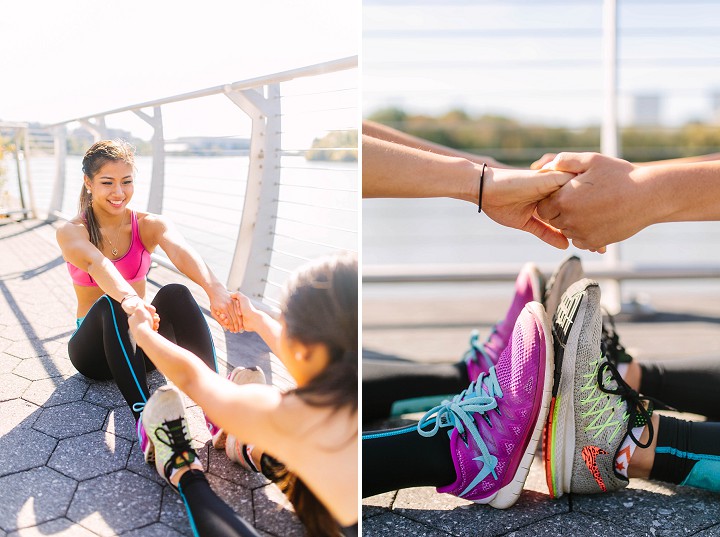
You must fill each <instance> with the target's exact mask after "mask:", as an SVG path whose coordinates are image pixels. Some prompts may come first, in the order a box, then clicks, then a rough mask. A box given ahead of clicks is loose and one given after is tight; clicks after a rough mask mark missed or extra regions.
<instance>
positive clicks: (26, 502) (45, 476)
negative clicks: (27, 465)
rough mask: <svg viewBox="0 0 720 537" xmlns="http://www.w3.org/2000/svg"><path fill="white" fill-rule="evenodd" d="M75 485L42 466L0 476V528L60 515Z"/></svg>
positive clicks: (68, 502) (17, 525)
mask: <svg viewBox="0 0 720 537" xmlns="http://www.w3.org/2000/svg"><path fill="white" fill-rule="evenodd" d="M76 486H77V483H76V482H75V481H73V480H72V479H69V478H67V477H65V476H63V475H61V474H59V473H57V472H56V471H54V470H51V469H49V468H45V467H41V468H34V469H32V470H28V471H27V472H19V473H17V474H12V475H8V476H5V477H2V478H0V490H2V491H3V500H2V502H0V527H1V528H3V530H5V531H13V530H15V529H18V528H24V527H31V526H36V525H38V524H42V523H43V522H47V521H49V520H52V519H54V518H58V517H60V516H63V515H64V514H65V511H66V509H67V507H68V505H70V501H71V499H72V496H73V493H74V492H75V487H76Z"/></svg>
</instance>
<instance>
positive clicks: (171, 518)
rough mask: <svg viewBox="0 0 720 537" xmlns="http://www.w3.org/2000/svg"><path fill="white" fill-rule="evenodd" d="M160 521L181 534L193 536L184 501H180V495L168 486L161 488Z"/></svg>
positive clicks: (188, 536)
mask: <svg viewBox="0 0 720 537" xmlns="http://www.w3.org/2000/svg"><path fill="white" fill-rule="evenodd" d="M160 522H162V523H163V524H166V525H167V526H169V527H171V528H173V529H174V530H175V531H176V532H178V533H180V534H182V535H186V536H187V537H193V531H192V528H191V527H190V521H189V520H188V516H187V509H186V508H185V503H184V502H183V501H182V498H180V495H179V494H178V493H177V492H175V491H174V490H172V489H171V488H170V487H165V489H164V490H163V498H162V507H161V509H160Z"/></svg>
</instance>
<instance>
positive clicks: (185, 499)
mask: <svg viewBox="0 0 720 537" xmlns="http://www.w3.org/2000/svg"><path fill="white" fill-rule="evenodd" d="M178 492H179V493H180V497H181V498H182V501H183V503H184V504H185V510H186V511H187V514H188V519H189V520H190V529H191V530H192V532H193V535H194V536H195V537H200V534H199V533H198V530H197V526H195V519H194V518H193V516H192V512H191V511H190V505H189V504H188V501H187V498H186V497H185V493H183V490H182V485H181V484H180V483H178Z"/></svg>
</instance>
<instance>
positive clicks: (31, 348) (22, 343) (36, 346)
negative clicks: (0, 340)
mask: <svg viewBox="0 0 720 537" xmlns="http://www.w3.org/2000/svg"><path fill="white" fill-rule="evenodd" d="M8 332H10V333H8ZM3 335H4V336H5V337H6V338H7V339H11V340H12V341H13V343H12V344H11V345H9V346H8V347H7V348H6V349H5V351H4V352H5V353H6V354H9V355H10V356H14V357H15V358H21V359H23V360H25V359H26V358H37V357H39V356H49V354H50V353H49V351H48V350H47V348H46V347H45V345H44V344H43V342H42V341H40V340H38V339H33V340H32V341H29V340H28V339H27V335H26V334H25V333H23V332H20V333H17V332H15V333H12V332H11V331H6V332H5V333H4V334H3Z"/></svg>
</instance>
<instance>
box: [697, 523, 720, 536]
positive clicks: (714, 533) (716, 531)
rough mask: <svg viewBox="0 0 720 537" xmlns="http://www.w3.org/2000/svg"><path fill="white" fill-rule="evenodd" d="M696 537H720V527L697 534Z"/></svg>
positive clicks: (713, 527)
mask: <svg viewBox="0 0 720 537" xmlns="http://www.w3.org/2000/svg"><path fill="white" fill-rule="evenodd" d="M695 536H696V537H718V536H720V525H717V526H712V527H710V528H707V529H706V530H703V531H701V532H698V533H696V534H695Z"/></svg>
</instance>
